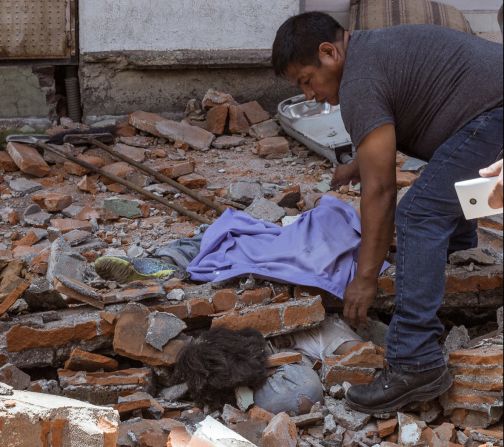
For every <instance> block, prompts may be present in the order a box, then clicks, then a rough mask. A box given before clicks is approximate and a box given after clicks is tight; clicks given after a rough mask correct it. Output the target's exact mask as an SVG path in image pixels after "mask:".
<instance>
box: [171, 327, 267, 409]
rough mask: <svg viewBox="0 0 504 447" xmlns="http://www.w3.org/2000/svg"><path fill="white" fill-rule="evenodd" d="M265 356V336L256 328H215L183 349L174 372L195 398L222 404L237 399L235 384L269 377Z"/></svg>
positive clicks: (251, 384) (259, 381)
mask: <svg viewBox="0 0 504 447" xmlns="http://www.w3.org/2000/svg"><path fill="white" fill-rule="evenodd" d="M266 360H267V355H266V340H265V339H264V337H263V336H262V335H261V333H259V332H258V331H256V330H255V329H242V330H238V331H233V330H230V329H225V328H215V329H210V330H209V331H208V332H205V333H203V334H202V335H200V336H199V337H198V338H197V339H195V340H193V341H192V342H191V343H189V345H187V346H186V347H185V348H184V349H183V350H182V351H181V352H180V354H179V356H178V358H177V363H176V365H175V371H174V373H175V377H176V379H177V380H180V381H185V382H186V383H187V385H188V388H189V391H190V393H191V396H192V398H193V399H194V400H195V401H196V402H198V403H201V404H205V405H209V406H211V407H220V406H222V405H224V404H225V403H232V402H234V400H235V397H234V390H235V388H237V387H240V386H248V387H251V388H255V387H258V386H260V385H262V384H263V383H264V382H265V381H266V378H267V369H266Z"/></svg>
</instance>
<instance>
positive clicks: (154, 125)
mask: <svg viewBox="0 0 504 447" xmlns="http://www.w3.org/2000/svg"><path fill="white" fill-rule="evenodd" d="M129 122H130V124H131V125H133V126H135V127H136V128H137V129H140V130H143V131H145V132H149V133H151V134H153V135H156V136H158V137H163V138H167V139H169V140H170V141H183V142H184V143H187V144H188V145H189V146H190V147H192V148H193V149H196V150H202V151H204V150H208V149H209V148H210V145H211V144H212V141H213V140H214V138H215V136H214V135H213V134H212V133H210V132H208V131H207V130H205V129H202V128H200V127H197V126H191V125H190V124H188V123H186V122H181V123H178V122H176V121H171V120H167V119H164V118H163V117H161V116H159V115H155V114H153V113H146V112H140V111H139V112H134V113H132V114H131V115H130V116H129Z"/></svg>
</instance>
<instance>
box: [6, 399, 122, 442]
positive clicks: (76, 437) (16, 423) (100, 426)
mask: <svg viewBox="0 0 504 447" xmlns="http://www.w3.org/2000/svg"><path fill="white" fill-rule="evenodd" d="M8 402H9V405H7V403H8ZM118 425H119V414H118V413H117V411H115V410H113V409H112V408H107V407H97V406H94V405H91V404H87V403H85V402H80V401H77V400H73V399H68V398H65V397H60V396H53V395H47V394H39V393H32V392H28V391H15V392H14V394H13V395H12V396H0V426H1V427H2V430H0V445H3V446H30V447H47V446H48V445H51V446H54V447H57V446H61V447H63V446H64V447H83V446H86V447H111V446H115V445H116V442H117V430H118ZM48 439H51V440H52V441H50V444H47V440H48ZM20 440H22V441H20ZM20 442H21V443H20Z"/></svg>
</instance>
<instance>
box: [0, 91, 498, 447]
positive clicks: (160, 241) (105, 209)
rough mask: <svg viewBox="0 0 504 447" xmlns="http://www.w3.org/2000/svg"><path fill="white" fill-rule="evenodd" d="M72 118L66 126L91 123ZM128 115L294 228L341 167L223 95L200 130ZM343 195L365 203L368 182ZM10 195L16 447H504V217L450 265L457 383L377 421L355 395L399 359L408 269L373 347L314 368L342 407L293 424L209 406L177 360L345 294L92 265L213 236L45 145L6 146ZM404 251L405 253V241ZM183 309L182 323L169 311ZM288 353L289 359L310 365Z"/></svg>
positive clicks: (0, 426)
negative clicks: (177, 368) (204, 334)
mask: <svg viewBox="0 0 504 447" xmlns="http://www.w3.org/2000/svg"><path fill="white" fill-rule="evenodd" d="M61 121H62V122H61V124H59V125H58V126H55V127H54V128H52V129H49V131H48V133H49V134H50V135H55V134H57V133H58V132H61V131H64V130H69V129H70V130H71V129H76V128H77V129H81V130H82V131H86V130H87V129H88V128H87V126H84V125H81V124H75V123H72V122H71V121H68V120H65V119H62V120H61ZM109 124H111V123H109V122H107V123H98V124H96V127H100V126H101V125H109ZM112 124H117V127H116V135H115V143H114V145H113V146H114V149H115V150H116V151H118V152H120V153H122V154H124V155H127V156H128V157H130V158H132V159H134V160H136V161H138V162H141V163H143V164H145V165H147V166H149V167H151V168H153V169H154V170H156V171H157V172H160V173H162V174H164V175H165V176H168V177H170V178H173V179H177V180H178V182H180V183H181V184H182V185H185V186H187V187H188V188H191V189H194V190H195V191H197V192H199V193H200V194H201V195H203V196H204V197H206V198H209V199H212V200H213V201H215V202H216V203H218V204H220V205H222V206H223V207H232V208H233V207H234V208H237V209H246V211H247V212H249V213H250V214H252V215H253V216H254V217H256V218H260V219H265V220H268V221H272V222H277V223H279V224H281V222H283V223H284V224H287V223H288V221H289V218H290V216H295V215H298V214H300V213H302V212H304V211H306V210H309V209H311V208H313V207H314V206H316V203H317V200H318V199H319V198H320V196H321V195H322V194H323V193H327V192H329V191H330V179H331V170H332V165H331V164H330V163H329V162H328V161H326V160H324V159H322V158H321V157H319V156H318V155H316V154H313V153H312V152H310V151H309V150H307V148H306V147H304V146H302V145H301V144H300V143H298V142H296V141H295V140H293V139H291V138H287V137H285V136H284V135H283V134H282V131H281V129H280V127H279V126H278V124H277V122H276V120H275V118H274V117H270V116H269V114H268V113H267V112H265V111H264V110H263V109H262V108H261V107H260V105H259V104H257V103H255V102H253V103H248V104H245V105H239V104H237V103H236V102H235V101H234V100H233V98H231V97H230V96H229V95H225V94H221V93H218V92H213V91H209V93H208V94H207V96H206V97H205V98H204V99H203V101H201V102H200V101H196V100H194V101H192V102H191V103H190V104H189V105H188V109H187V110H186V119H185V120H184V124H181V123H176V122H173V121H169V120H166V119H164V118H162V117H161V116H158V115H153V114H147V113H144V112H134V113H132V114H131V115H130V116H129V119H128V121H123V122H118V123H112ZM56 147H57V148H58V149H59V150H60V151H62V152H64V153H67V154H71V155H73V156H76V157H77V158H79V159H82V160H84V161H87V162H88V163H91V164H92V165H94V166H96V167H97V168H103V169H104V170H105V171H106V172H109V173H112V174H115V175H117V176H119V177H120V178H123V179H126V180H128V181H130V182H133V183H135V184H136V185H138V186H140V187H144V188H145V189H147V190H148V191H150V192H152V193H154V194H156V195H158V196H160V197H165V198H167V199H169V200H172V201H173V202H174V203H176V204H178V205H181V206H183V207H184V208H185V209H187V210H190V211H192V212H194V213H197V214H198V215H199V216H201V217H203V218H204V219H207V220H209V221H213V220H214V219H215V218H216V217H217V213H216V211H215V210H213V209H209V208H208V207H207V206H206V205H204V204H202V203H200V202H198V201H197V200H195V199H193V198H190V197H188V196H186V195H184V194H182V193H180V192H179V191H178V190H177V189H175V188H174V187H173V186H170V185H168V184H163V183H160V182H159V181H157V180H156V179H155V178H153V177H152V176H149V175H146V174H145V173H142V172H140V171H139V170H138V169H135V168H133V167H131V166H129V165H128V164H127V163H125V162H122V161H119V160H117V159H114V157H113V156H111V155H110V154H109V153H107V152H105V151H104V150H103V149H99V148H97V147H93V146H90V145H77V144H76V145H72V144H69V143H65V144H61V145H58V146H56ZM404 162H405V158H404V157H402V156H400V155H399V156H398V160H397V164H398V168H397V181H398V200H400V198H401V196H403V195H404V193H405V192H406V191H407V188H408V187H409V186H410V185H411V183H412V182H414V181H415V179H416V178H417V176H418V175H419V172H418V171H417V172H403V171H402V170H401V167H402V166H403V164H404ZM331 194H333V195H335V196H336V197H338V198H340V199H341V200H343V201H345V202H347V203H350V204H351V205H352V206H354V208H356V209H358V208H359V200H360V198H359V188H358V187H354V186H350V185H349V186H344V187H341V188H340V189H339V190H338V191H335V192H331ZM0 198H1V201H0V281H1V282H0V382H2V383H3V384H0V444H1V445H6V446H11V445H12V446H21V445H22V446H28V445H29V446H30V447H32V446H34V447H35V446H39V445H40V446H53V447H56V446H65V447H66V446H80V447H83V446H88V445H89V446H95V445H96V446H114V445H117V446H121V447H123V446H124V447H125V446H130V447H133V446H142V447H158V446H159V447H161V446H163V447H164V446H171V447H179V446H186V445H190V446H196V445H198V446H199V445H204V446H224V445H225V446H228V445H236V446H243V447H245V446H252V445H256V446H264V447H273V446H275V447H284V446H285V447H287V446H296V445H298V446H302V447H305V446H314V447H317V446H325V447H329V446H340V445H342V446H347V447H350V446H355V447H357V446H360V447H363V446H374V445H382V446H386V447H392V446H394V445H396V444H399V445H407V446H414V445H428V446H450V445H453V446H455V445H464V446H467V447H470V446H476V445H481V444H485V443H487V444H486V445H500V446H502V445H503V431H502V412H503V410H502V409H503V402H502V398H503V397H502V396H503V393H502V390H503V385H502V368H503V355H502V307H501V305H502V304H501V302H502V230H503V227H502V216H497V217H494V218H488V219H482V220H481V221H480V229H479V233H480V248H478V249H475V250H470V251H466V252H459V253H456V254H455V255H453V256H451V257H450V261H449V263H447V288H446V299H445V304H444V306H443V308H442V310H441V312H440V315H441V317H442V319H443V322H444V323H445V324H446V326H447V331H446V334H445V337H443V340H442V341H443V343H444V344H445V350H446V353H447V356H449V366H450V370H451V371H452V373H453V376H454V379H455V381H454V386H453V387H452V389H451V390H450V391H449V392H448V393H446V394H445V395H444V396H442V397H441V398H440V399H437V400H435V401H432V402H424V403H418V404H416V405H413V406H411V407H408V408H405V409H404V410H403V411H402V412H400V413H396V414H388V415H373V416H369V415H364V414H361V413H358V412H355V411H353V410H351V409H350V408H349V407H347V406H346V404H345V401H344V391H345V389H346V388H347V387H348V386H349V384H353V383H366V382H369V381H370V380H372V377H373V375H374V373H375V372H376V371H377V370H380V369H381V368H383V361H384V360H383V349H382V348H383V339H384V331H385V330H386V323H387V322H388V321H389V319H390V315H391V311H392V309H393V299H394V266H393V265H392V267H390V268H389V270H387V271H386V272H385V273H384V275H383V276H382V277H381V279H380V290H379V297H378V298H377V300H376V303H375V305H374V307H373V309H372V311H371V315H370V316H371V318H372V319H373V322H374V323H373V324H371V325H370V327H372V328H374V330H368V331H366V330H362V331H361V332H360V334H361V335H363V337H364V338H365V339H366V340H369V342H367V343H363V344H362V345H359V346H357V347H356V348H355V349H354V351H352V352H351V353H350V354H347V355H333V356H329V357H327V358H325V359H324V360H323V361H322V362H319V363H318V364H316V365H314V368H315V369H316V370H317V371H318V373H319V374H320V376H321V379H322V381H323V384H324V386H325V390H326V397H325V400H324V402H320V403H318V404H316V405H315V406H314V407H313V408H312V410H311V413H309V414H306V415H302V416H293V415H287V414H285V413H281V414H279V415H273V414H270V413H268V412H267V411H265V410H263V409H261V408H259V407H258V406H252V407H248V408H247V407H243V405H238V404H236V406H234V405H235V403H232V404H233V405H231V404H229V405H226V406H225V407H224V408H219V409H218V410H217V411H214V409H209V408H197V407H196V406H195V404H194V403H193V402H191V399H190V394H189V393H188V390H187V387H184V386H183V384H179V383H174V381H173V379H172V371H173V365H174V364H175V362H176V358H177V354H178V353H179V352H180V350H181V349H182V348H183V347H184V346H185V345H186V343H187V342H188V340H190V339H191V337H192V336H195V335H198V334H199V333H200V332H201V330H204V329H208V328H210V327H223V326H224V327H229V328H231V329H240V328H245V327H253V328H255V329H258V330H259V331H260V332H261V333H262V334H263V335H264V336H265V337H268V338H271V337H275V336H277V335H280V334H289V333H293V332H297V331H302V330H303V329H306V328H312V327H316V326H317V325H319V324H320V323H321V322H322V321H323V320H324V315H325V313H324V307H325V310H326V312H339V311H341V309H342V307H341V303H340V302H339V300H337V299H335V298H333V297H330V296H328V295H327V294H326V293H324V292H323V291H321V290H316V289H311V288H305V287H300V286H298V285H296V284H293V285H285V284H277V283H272V282H267V281H260V280H257V279H256V280H253V279H249V280H247V281H245V280H241V281H240V280H236V281H230V282H228V283H226V284H195V283H193V282H191V281H190V280H188V279H185V280H182V279H176V278H172V279H169V280H149V281H136V282H134V283H129V284H124V285H123V284H118V283H115V282H111V281H105V280H103V279H101V278H99V277H98V276H97V275H96V273H95V271H94V266H93V262H94V261H95V260H96V259H97V258H98V257H100V256H102V255H104V254H113V255H123V256H129V257H144V256H149V255H152V254H153V253H154V252H155V250H156V249H157V248H159V247H160V246H162V245H164V244H166V243H168V242H171V241H174V240H177V239H180V238H184V237H190V236H193V235H195V234H197V233H198V232H199V231H200V229H199V225H200V222H196V221H195V220H194V219H190V218H188V217H186V216H184V215H181V214H180V213H177V212H176V211H173V210H172V209H170V208H167V207H166V206H165V205H163V204H161V203H159V202H155V201H153V200H150V199H147V198H145V197H144V196H142V195H140V194H138V193H135V192H133V191H130V190H128V189H127V188H126V187H124V186H123V185H121V184H118V183H114V182H112V181H111V180H109V179H107V178H105V177H103V176H100V175H97V174H95V173H94V172H90V171H89V170H87V169H85V168H83V167H81V166H79V165H77V164H75V163H73V162H69V161H65V160H63V159H61V158H59V157H57V156H55V155H54V154H52V153H50V152H45V153H44V151H42V150H39V149H36V148H35V147H33V146H29V145H26V144H23V143H9V144H5V145H4V147H3V148H2V150H0ZM389 258H390V261H392V263H393V260H394V246H393V245H392V247H391V250H390V256H389ZM499 308H500V310H499V311H497V310H498V309H499ZM166 314H170V315H171V317H166V318H169V320H166V319H163V318H164V317H163V318H158V316H160V315H164V316H166ZM158 321H165V322H166V321H170V323H169V326H170V333H171V338H170V337H164V336H163V337H161V338H162V340H159V334H157V333H156V331H155V329H156V327H155V325H156V324H157V322H158ZM181 331H182V332H181ZM153 333H154V335H152V334H153ZM161 333H162V334H165V332H161ZM153 337H154V339H153ZM156 337H158V338H156ZM280 357H281V358H280V359H277V362H276V363H275V364H276V365H277V366H278V365H280V364H281V363H282V362H287V363H288V362H296V361H298V360H299V359H298V357H297V356H292V355H285V356H284V357H282V356H280ZM12 388H13V389H14V390H18V391H13V390H12ZM29 392H35V393H45V394H44V395H41V394H31V393H29ZM46 394H51V395H58V396H59V397H57V398H56V397H54V396H53V398H52V399H47V396H46ZM66 398H71V399H76V400H77V401H75V400H67V399H66ZM78 401H85V402H87V403H90V404H92V405H89V404H85V403H82V402H78ZM237 406H242V408H241V409H239V408H237ZM114 409H115V410H117V412H118V413H117V412H114V411H113V410H114ZM118 414H119V415H120V421H119V418H118ZM207 416H211V417H208V418H207ZM220 423H222V424H224V425H225V426H227V427H228V428H229V429H230V430H232V432H226V431H225V429H224V428H223V427H222V426H220V425H219V424H220ZM194 433H196V434H194ZM193 435H194V436H193ZM239 435H240V436H239ZM241 436H242V437H243V438H242V437H241ZM233 437H235V438H234V441H229V439H232V438H233ZM191 438H192V440H191ZM224 438H227V439H228V441H223V440H222V439H224ZM20 439H24V443H23V442H21V441H20ZM246 440H248V441H246Z"/></svg>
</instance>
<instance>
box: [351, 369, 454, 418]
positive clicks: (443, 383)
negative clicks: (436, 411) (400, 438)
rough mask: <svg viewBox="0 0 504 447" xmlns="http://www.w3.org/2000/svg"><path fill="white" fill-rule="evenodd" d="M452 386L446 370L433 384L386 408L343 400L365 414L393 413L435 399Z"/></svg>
mask: <svg viewBox="0 0 504 447" xmlns="http://www.w3.org/2000/svg"><path fill="white" fill-rule="evenodd" d="M452 385H453V378H452V376H451V374H450V372H449V371H448V370H446V371H445V372H444V373H443V374H442V375H441V376H440V377H439V378H437V379H436V380H435V381H434V382H431V383H428V384H426V385H423V386H421V387H420V388H417V389H415V390H412V391H410V392H409V393H406V394H404V395H402V396H401V397H399V398H397V399H395V400H394V401H392V402H390V403H389V404H388V405H387V406H386V407H364V406H362V405H359V404H357V403H355V402H352V400H350V399H349V398H348V397H347V396H345V399H346V401H347V403H348V406H349V407H350V408H352V409H353V410H357V411H360V412H361V413H366V414H380V413H393V412H395V411H397V410H399V409H401V408H403V407H405V406H406V405H408V404H410V403H412V402H426V401H429V400H432V399H435V398H436V397H438V396H441V394H444V393H446V392H447V391H448V390H449V389H450V388H451V386H452Z"/></svg>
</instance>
